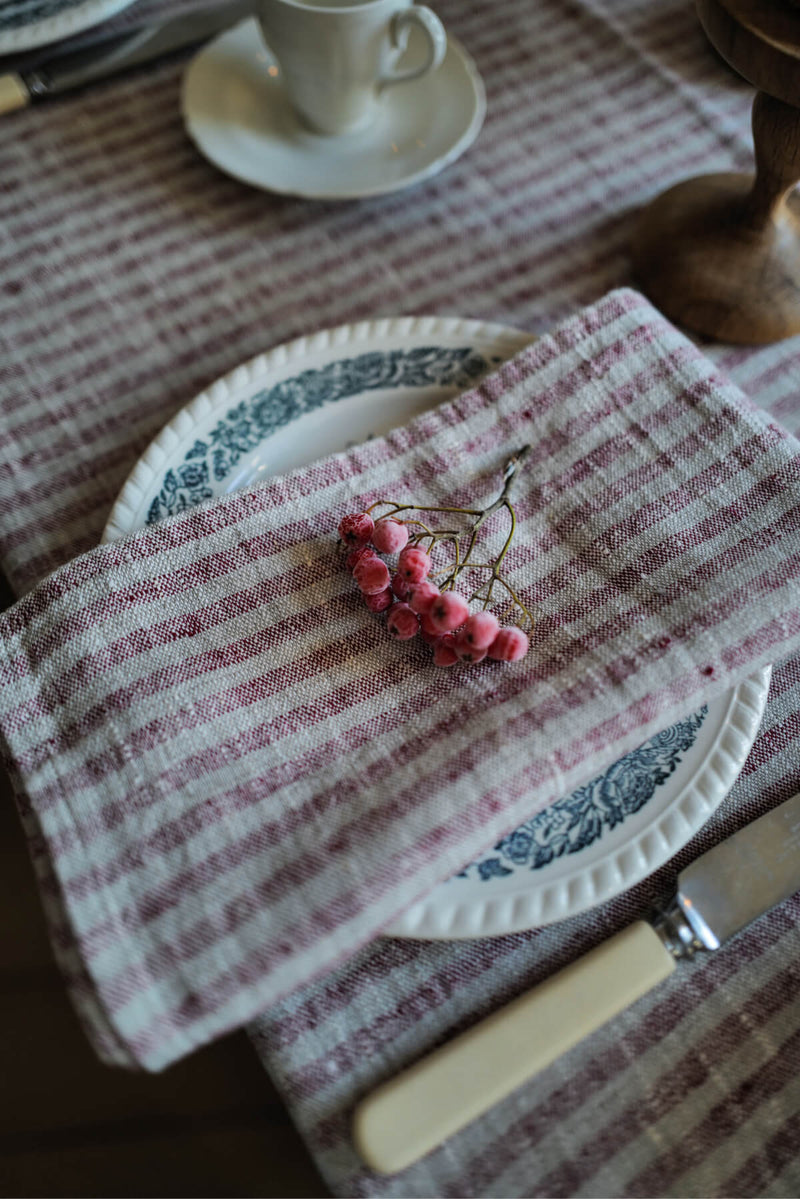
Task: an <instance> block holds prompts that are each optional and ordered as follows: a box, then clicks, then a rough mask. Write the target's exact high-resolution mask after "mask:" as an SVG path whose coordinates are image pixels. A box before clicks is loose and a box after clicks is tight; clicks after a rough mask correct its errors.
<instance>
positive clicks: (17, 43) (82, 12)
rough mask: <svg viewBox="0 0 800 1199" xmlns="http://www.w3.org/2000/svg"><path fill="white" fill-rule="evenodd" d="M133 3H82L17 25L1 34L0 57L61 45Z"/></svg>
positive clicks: (123, 0) (104, 0) (117, 0)
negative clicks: (63, 41) (64, 40)
mask: <svg viewBox="0 0 800 1199" xmlns="http://www.w3.org/2000/svg"><path fill="white" fill-rule="evenodd" d="M135 2H136V0H83V3H82V4H75V5H73V6H72V7H71V8H68V9H65V10H64V12H61V13H56V14H54V15H53V16H51V17H43V18H42V19H41V20H39V21H30V22H29V23H28V24H25V25H16V26H14V28H13V29H5V30H0V54H3V55H5V54H16V53H18V52H20V51H24V50H35V49H36V48H37V47H38V46H47V45H49V44H50V43H51V42H58V41H61V39H62V38H68V37H73V36H74V35H75V34H78V33H83V31H84V30H86V29H91V28H92V27H93V26H94V25H99V24H101V23H102V22H103V21H106V20H108V19H109V18H110V17H114V16H116V15H117V13H120V12H122V11H123V10H124V9H126V8H130V6H131V5H132V4H134V3H135Z"/></svg>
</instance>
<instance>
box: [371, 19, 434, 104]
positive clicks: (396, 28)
mask: <svg viewBox="0 0 800 1199" xmlns="http://www.w3.org/2000/svg"><path fill="white" fill-rule="evenodd" d="M408 25H418V26H419V27H420V28H421V29H422V31H423V32H424V34H425V35H426V38H427V41H428V56H427V58H426V59H425V62H424V63H423V64H422V66H421V67H412V68H411V69H409V70H406V71H387V72H386V74H385V75H381V77H380V78H379V80H378V86H379V87H380V88H383V87H389V85H390V84H392V83H407V82H408V81H409V80H410V79H419V77H420V75H425V74H426V73H427V72H428V71H434V70H435V69H436V68H437V67H438V66H440V65H441V63H442V61H443V59H444V56H445V54H446V53H447V34H446V33H445V31H444V25H442V22H441V21H440V20H439V18H438V17H437V16H436V13H434V12H431V10H430V9H429V8H425V6H424V5H422V4H414V5H413V6H412V7H411V8H401V9H399V10H398V11H397V12H396V13H395V14H394V16H393V17H392V24H391V39H392V45H393V46H394V47H399V46H400V45H401V44H402V40H401V39H402V34H403V30H404V28H405V27H406V26H408Z"/></svg>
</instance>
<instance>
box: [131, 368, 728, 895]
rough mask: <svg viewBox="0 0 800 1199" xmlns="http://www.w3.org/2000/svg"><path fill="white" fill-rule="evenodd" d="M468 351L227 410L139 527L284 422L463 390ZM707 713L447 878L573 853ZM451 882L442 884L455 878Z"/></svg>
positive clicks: (294, 380)
mask: <svg viewBox="0 0 800 1199" xmlns="http://www.w3.org/2000/svg"><path fill="white" fill-rule="evenodd" d="M498 361H500V359H497V358H489V359H487V358H486V357H484V356H483V355H482V354H480V353H478V352H476V351H475V350H473V349H471V348H470V347H468V346H466V347H460V348H455V349H454V348H444V347H441V346H423V347H419V346H417V347H412V348H407V349H397V350H387V351H378V350H374V351H370V352H368V353H363V354H358V355H355V356H353V357H347V358H340V359H336V360H334V361H332V362H329V363H327V364H326V365H325V366H323V367H321V368H318V369H312V370H304V371H301V372H300V373H299V374H297V375H292V376H291V377H290V378H286V379H283V380H281V381H280V382H279V383H275V384H273V385H272V386H270V387H265V388H262V389H261V390H259V391H257V392H255V393H254V394H253V395H252V396H249V397H248V398H247V399H244V400H242V401H241V402H240V403H238V404H235V405H234V406H232V407H231V408H229V409H228V411H227V412H226V413H225V415H224V416H223V417H222V418H221V419H220V420H218V421H217V423H216V425H215V426H214V427H213V429H211V431H210V432H209V433H208V434H207V436H206V437H204V438H202V439H198V440H196V441H195V442H194V444H193V445H192V446H191V447H190V449H189V450H188V451H187V452H186V454H185V455H184V459H183V462H182V463H181V464H180V465H179V466H177V467H175V468H170V469H169V470H167V471H166V473H165V474H164V476H163V478H162V480H161V485H160V487H159V489H158V492H157V494H156V496H155V498H154V499H153V500H152V502H151V504H150V507H149V509H148V512H147V524H155V523H156V522H157V521H160V520H163V519H164V517H166V516H172V515H174V514H175V513H178V512H181V511H184V510H185V509H187V508H193V507H194V506H195V505H197V504H201V503H204V502H205V501H206V500H210V499H212V498H213V497H214V495H216V494H219V490H218V488H217V489H215V488H214V487H213V486H212V484H213V483H216V484H219V483H222V482H224V481H225V480H226V479H227V478H228V477H229V476H230V475H231V474H232V472H233V471H234V470H235V468H236V467H237V465H238V464H239V462H240V461H241V459H242V458H243V457H244V455H245V454H248V453H250V452H251V451H253V450H255V449H257V448H258V446H259V445H260V444H261V443H262V442H263V441H265V440H266V439H267V438H268V437H270V436H272V435H273V434H274V433H275V432H277V430H279V429H282V428H284V427H285V426H286V425H288V424H289V423H290V422H291V421H294V420H297V419H298V418H299V417H301V416H305V415H306V414H307V413H310V412H313V411H315V410H316V409H318V408H321V407H322V405H323V404H328V403H332V402H335V401H337V400H342V399H345V398H346V397H348V396H356V395H361V394H364V393H365V392H369V391H379V390H384V389H391V388H397V389H400V388H411V387H451V388H464V387H468V386H470V385H471V384H474V383H475V382H476V381H477V380H478V379H479V378H480V376H481V375H482V374H483V373H484V372H485V371H486V370H487V369H488V368H489V367H490V366H492V365H494V364H495V363H496V362H498ZM707 711H708V709H707V708H703V709H702V710H701V711H700V712H697V713H695V714H694V715H693V716H690V717H689V718H688V719H687V720H682V721H679V722H678V723H677V724H674V725H672V726H671V727H670V728H668V729H666V730H664V732H662V733H658V734H657V735H656V736H655V737H651V738H650V740H649V741H647V742H646V743H645V744H644V745H642V746H640V747H639V748H638V749H636V750H633V751H632V752H631V753H629V754H627V755H626V756H625V757H624V758H622V759H621V760H620V761H619V762H616V763H615V764H614V765H613V766H612V767H610V769H609V770H607V771H606V772H605V774H602V775H600V776H598V777H597V778H596V779H593V780H592V782H590V783H587V784H586V785H585V786H584V787H580V788H579V789H578V790H577V791H575V792H574V793H573V794H572V795H570V796H568V797H567V798H565V799H560V800H559V801H558V802H557V803H554V804H551V805H550V807H548V808H546V809H545V810H544V811H543V812H540V813H539V814H538V815H537V816H535V817H533V819H531V820H528V821H526V822H525V824H522V825H520V827H519V828H518V829H516V830H515V831H514V832H513V833H511V834H510V835H509V836H507V837H505V838H503V840H502V841H500V842H499V843H498V844H497V845H496V846H495V848H494V851H493V852H492V853H490V854H487V855H486V856H485V857H483V858H482V859H480V860H479V861H477V862H473V863H472V864H471V865H470V866H468V867H466V869H465V870H463V871H462V872H461V873H460V874H458V875H456V876H455V879H459V878H461V879H463V878H475V877H477V878H478V879H480V881H481V882H491V880H492V879H498V878H506V877H508V876H509V875H511V874H513V873H514V872H515V871H518V870H540V869H541V868H542V867H544V866H547V865H548V863H550V862H553V861H555V860H556V859H557V858H560V857H563V856H564V855H565V854H575V853H579V852H580V851H581V850H583V849H586V848H587V847H588V846H589V845H592V844H593V843H594V842H595V841H597V840H598V838H600V837H602V835H603V830H604V829H606V828H608V829H612V828H615V827H616V826H617V825H619V824H621V823H622V822H623V821H624V820H625V819H626V818H628V817H629V816H631V815H633V813H635V812H638V811H639V810H640V809H641V808H643V807H644V805H645V804H646V803H647V802H648V801H649V800H650V799H652V797H653V795H654V793H655V791H656V789H657V788H658V787H659V786H660V785H661V784H662V783H664V782H665V781H666V780H667V779H668V778H669V777H670V775H671V774H672V773H673V771H674V770H675V768H676V767H677V765H678V764H679V762H680V761H681V755H682V754H684V753H686V751H687V750H689V749H690V748H691V746H692V745H693V744H694V741H695V739H696V737H697V732H698V730H699V728H700V726H701V724H702V723H703V720H704V719H705V716H706V713H707ZM455 879H453V880H451V882H454V881H455Z"/></svg>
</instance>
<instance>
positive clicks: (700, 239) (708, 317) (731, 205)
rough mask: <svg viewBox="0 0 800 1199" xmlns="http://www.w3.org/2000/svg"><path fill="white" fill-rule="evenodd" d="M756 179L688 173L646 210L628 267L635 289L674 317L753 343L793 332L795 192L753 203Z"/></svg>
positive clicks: (799, 206)
mask: <svg viewBox="0 0 800 1199" xmlns="http://www.w3.org/2000/svg"><path fill="white" fill-rule="evenodd" d="M753 192H754V177H753V176H747V175H737V174H720V175H707V176H701V177H699V178H695V179H689V180H686V181H685V182H683V183H679V184H678V185H677V186H676V187H672V188H670V189H669V191H666V192H664V193H663V194H662V195H660V196H658V197H657V198H656V199H655V200H654V201H653V202H652V203H651V204H650V205H648V207H647V208H646V209H645V210H644V212H643V214H642V216H641V219H640V221H639V225H638V228H637V230H636V232H635V234H634V239H633V245H632V252H633V267H634V273H635V276H636V279H637V282H638V283H639V285H640V286H641V288H642V290H643V291H644V292H645V294H646V295H647V296H649V298H650V299H651V300H652V301H653V303H654V304H655V305H656V306H657V307H658V308H660V309H661V311H662V312H663V313H664V314H665V315H666V316H668V317H669V318H670V319H671V320H673V321H675V322H676V323H677V324H681V325H684V326H686V327H687V328H689V329H692V330H694V331H696V332H698V333H703V334H706V335H707V336H709V337H714V338H717V339H719V340H721V341H729V342H734V343H737V344H743V345H760V344H764V343H767V342H772V341H779V340H780V339H781V338H784V337H791V336H792V335H793V334H796V333H800V197H798V196H797V195H791V196H789V197H787V198H786V201H785V202H784V203H783V204H782V205H780V206H776V209H774V210H773V211H772V213H770V214H769V215H768V216H766V214H763V215H762V214H759V213H757V212H754V211H753Z"/></svg>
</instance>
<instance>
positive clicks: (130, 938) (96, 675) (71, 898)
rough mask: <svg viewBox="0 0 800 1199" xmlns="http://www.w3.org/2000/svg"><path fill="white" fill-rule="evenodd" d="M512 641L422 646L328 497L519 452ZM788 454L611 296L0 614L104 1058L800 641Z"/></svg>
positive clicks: (445, 866)
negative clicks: (476, 650) (476, 653)
mask: <svg viewBox="0 0 800 1199" xmlns="http://www.w3.org/2000/svg"><path fill="white" fill-rule="evenodd" d="M524 443H529V444H530V445H531V446H532V447H533V448H532V452H531V455H530V458H529V460H528V464H527V466H526V469H525V472H524V474H522V475H521V477H520V480H519V486H518V489H517V492H516V507H517V516H518V530H517V538H516V540H515V542H514V545H513V547H512V550H511V551H510V553H509V555H508V559H507V561H508V571H507V574H508V577H509V579H510V580H511V582H512V583H513V585H514V586H515V588H516V589H517V591H518V593H519V594H520V595H521V596H522V597H523V598H524V600H525V602H526V603H527V605H528V606H529V607H530V608H532V609H534V610H535V611H536V613H537V614H538V620H537V624H536V629H535V632H534V636H533V641H532V647H531V651H530V653H529V654H528V656H527V657H526V658H524V659H523V660H522V661H521V662H518V663H516V664H514V665H513V666H511V667H509V666H507V665H505V664H499V663H487V662H484V663H481V664H480V665H477V666H466V665H465V666H458V667H456V668H454V669H452V670H450V671H445V670H441V669H437V668H435V667H434V666H433V665H432V664H431V658H430V653H429V651H428V649H427V647H425V646H423V645H420V644H419V643H418V642H417V641H415V642H406V643H397V642H393V641H392V640H391V639H390V638H389V637H388V636H387V634H386V630H385V626H384V623H383V620H382V618H381V617H379V616H376V615H373V614H372V613H370V612H368V611H367V610H366V609H365V607H364V605H363V603H362V601H361V599H360V598H359V596H358V594H357V592H356V590H355V588H354V584H353V582H352V579H351V577H350V575H349V573H348V571H347V570H346V569H345V568H344V566H343V559H342V554H341V551H340V550H339V549H338V548H337V536H336V526H337V523H338V521H339V519H340V517H341V516H342V515H343V514H345V513H347V512H349V511H354V510H355V511H357V510H359V509H361V508H363V507H364V506H366V505H367V504H369V503H371V502H372V501H373V500H375V499H376V498H378V497H379V496H387V495H390V496H392V497H393V498H398V499H405V498H407V497H408V498H411V497H413V498H414V499H415V501H416V502H423V501H424V502H425V503H432V504H443V503H447V504H460V505H464V504H466V505H467V506H475V505H476V504H479V503H480V504H481V505H482V504H483V503H485V502H486V500H487V499H489V498H491V496H492V495H493V494H494V493H495V492H496V490H497V482H498V478H499V476H500V475H501V473H502V469H503V465H504V463H505V461H506V460H507V459H508V458H509V456H510V454H511V453H513V452H514V451H515V450H516V449H518V448H519V447H520V445H522V444H524ZM799 576H800V449H799V447H798V444H797V442H796V441H795V440H794V439H793V438H792V437H790V436H789V435H788V434H786V433H785V432H784V431H782V430H781V429H780V428H778V427H777V426H775V425H774V424H772V423H770V422H769V421H768V419H767V418H766V417H765V416H764V415H763V414H761V413H759V412H757V411H755V410H754V409H753V408H752V407H751V406H750V405H749V404H748V403H747V402H746V401H745V399H744V397H743V396H742V395H741V393H740V392H739V391H738V390H737V388H735V387H734V386H733V384H731V383H730V382H729V381H728V380H726V379H725V378H723V377H721V376H720V375H719V374H718V372H717V371H716V369H715V368H714V366H713V365H712V364H711V363H710V362H709V361H708V360H707V359H705V358H704V357H703V356H702V355H701V354H700V353H699V352H698V351H697V349H696V348H695V347H694V346H693V345H692V344H691V343H690V342H689V341H688V340H686V339H685V338H684V337H683V336H682V335H681V334H679V333H678V332H677V331H676V330H675V329H674V328H673V327H672V326H671V325H669V324H668V323H667V322H666V321H664V320H663V318H661V317H660V316H659V315H658V314H657V313H656V312H655V311H654V309H653V308H652V307H651V306H650V305H649V304H648V303H647V302H646V301H645V300H644V299H643V298H642V297H641V296H639V295H637V294H636V293H634V292H630V291H621V292H615V293H612V294H611V295H610V296H608V297H606V298H605V299H604V300H602V301H601V302H600V303H598V304H597V305H595V306H594V307H591V308H589V309H588V310H585V311H584V312H583V313H581V314H580V315H579V316H577V317H575V318H573V319H571V320H569V321H568V322H566V323H565V324H564V325H562V326H561V327H560V328H559V329H558V330H557V331H556V332H555V333H554V334H553V335H552V336H548V337H545V338H543V339H542V340H541V341H540V342H538V343H537V344H536V345H535V346H533V347H532V348H530V349H529V350H526V351H525V352H524V353H522V354H521V355H519V356H518V357H517V358H515V359H514V360H512V361H511V362H510V363H508V364H506V365H505V366H503V367H502V368H501V369H500V370H498V371H497V372H496V373H495V374H494V375H492V376H491V377H489V378H488V379H487V380H486V381H485V382H484V383H483V384H482V385H480V386H479V387H477V388H476V389H475V390H472V391H470V392H467V393H466V394H464V395H462V396H460V397H459V398H458V399H456V400H455V401H453V402H452V403H448V404H445V405H443V406H442V407H440V408H438V409H436V410H435V411H433V412H430V413H427V414H425V415H423V416H421V417H419V418H417V419H416V420H414V421H413V422H412V423H411V424H410V425H408V426H407V427H405V428H403V429H400V430H397V431H395V432H394V433H392V434H391V435H389V436H388V437H386V438H382V439H377V440H374V441H371V442H368V443H367V444H365V445H363V446H361V447H359V448H357V449H354V450H352V451H350V452H348V453H345V454H339V455H335V456H333V457H331V458H329V459H326V460H324V461H322V462H318V463H316V464H315V465H313V466H311V467H309V468H307V469H303V470H298V471H296V472H294V473H292V474H290V475H288V476H285V477H283V478H279V479H276V480H273V481H272V482H270V483H268V484H267V485H266V486H262V487H259V488H255V489H251V490H248V491H244V492H240V493H237V494H235V495H232V496H228V497H226V498H224V499H222V500H219V501H216V502H214V503H211V504H209V505H207V506H205V507H203V508H200V509H196V510H194V511H192V512H189V513H186V514H184V515H182V516H179V517H176V518H173V519H171V520H169V521H165V522H164V523H163V524H162V525H159V526H156V527H153V528H149V529H147V530H146V531H144V532H142V533H140V534H138V535H136V536H134V537H131V538H129V539H126V540H124V541H121V542H117V543H114V544H112V545H107V546H102V547H100V548H98V549H95V550H93V551H91V552H89V553H87V554H85V555H83V556H82V557H80V558H78V559H76V560H75V561H73V562H72V563H70V564H68V565H67V566H65V567H62V568H61V569H59V570H58V571H56V572H55V573H54V574H52V575H51V576H50V577H49V578H48V579H46V580H45V581H44V582H43V583H41V584H40V585H39V586H38V587H36V588H35V589H34V590H33V591H32V592H31V593H29V594H28V595H27V596H26V597H24V598H23V599H22V600H21V601H20V602H19V603H18V604H17V605H16V606H15V607H14V608H12V609H11V610H10V611H9V612H7V613H6V614H5V615H4V616H3V617H2V620H0V644H2V659H1V660H0V669H2V680H3V687H2V691H0V728H1V729H2V735H3V738H4V748H5V754H6V759H7V761H8V764H9V767H10V769H11V771H12V773H13V775H14V777H15V783H16V788H17V790H18V791H19V793H20V795H21V796H22V799H21V807H22V815H23V820H24V822H25V825H26V829H27V831H28V833H29V836H30V838H31V844H32V849H33V855H34V861H35V864H36V866H37V869H38V871H39V876H40V879H41V881H42V887H43V892H44V895H45V902H46V904H47V908H48V912H49V915H50V919H51V923H52V926H53V936H54V941H55V944H56V947H57V950H58V952H59V955H60V959H61V961H62V964H63V965H64V968H65V970H66V973H67V977H68V980H69V982H70V985H71V987H72V990H73V994H74V996H75V999H76V1002H77V1005H78V1007H79V1010H80V1011H81V1012H82V1014H83V1017H84V1019H85V1022H86V1024H87V1027H88V1029H89V1031H90V1034H91V1035H92V1037H93V1039H94V1041H95V1044H96V1045H97V1047H98V1049H99V1051H100V1052H101V1053H102V1054H103V1055H104V1056H105V1057H106V1058H108V1059H109V1060H113V1061H116V1062H119V1063H124V1064H129V1065H131V1064H138V1065H141V1066H144V1067H145V1068H148V1069H159V1068H161V1067H163V1066H164V1065H166V1064H167V1063H169V1062H170V1061H172V1060H174V1059H175V1058H177V1057H179V1056H180V1055H182V1054H185V1053H187V1052H188V1051H190V1050H191V1049H193V1048H194V1047H196V1046H198V1045H200V1044H202V1043H204V1042H206V1041H208V1040H210V1039H212V1038H213V1037H215V1036H218V1035H220V1034H221V1033H223V1032H225V1031H227V1030H229V1029H231V1028H233V1027H236V1026H238V1025H241V1024H243V1023H245V1022H246V1021H248V1020H250V1019H252V1018H253V1017H254V1016H255V1015H257V1014H258V1013H259V1012H262V1011H264V1010H265V1009H267V1008H268V1007H269V1006H270V1005H272V1004H274V1003H275V1002H276V1001H278V1000H279V999H280V998H281V997H283V996H286V995H288V994H290V993H291V992H292V991H294V990H295V989H296V988H298V987H300V986H301V985H303V984H305V983H307V982H309V981H310V980H312V979H313V978H314V977H317V976H319V975H321V974H322V973H324V972H325V971H327V970H329V969H331V968H332V967H333V966H335V965H336V964H337V963H339V962H342V961H344V960H346V959H347V958H348V957H350V956H352V955H353V954H354V953H356V951H357V950H358V949H359V948H360V947H361V946H363V945H365V944H366V943H367V942H368V941H370V940H371V939H373V938H374V937H375V936H376V934H377V933H379V931H380V929H381V928H382V927H383V926H385V925H386V924H387V923H388V922H389V921H391V919H392V918H393V917H395V916H396V915H397V914H398V913H399V912H400V911H402V910H403V909H404V908H405V907H406V906H408V905H409V904H410V903H411V902H413V901H414V900H415V899H417V898H418V897H419V896H420V895H422V894H424V893H425V892H426V891H427V890H429V889H430V888H431V887H432V886H433V885H434V884H436V883H437V882H439V881H440V880H442V879H443V878H446V877H448V876H449V875H451V874H452V873H454V872H455V871H457V870H458V869H460V868H461V867H462V866H463V865H464V864H465V863H466V862H468V861H470V860H472V859H473V858H474V857H476V856H477V855H478V854H479V853H480V852H481V851H483V850H484V849H485V848H486V847H487V846H489V845H491V844H493V843H494V842H496V841H497V840H498V839H499V838H500V837H501V836H502V835H503V834H504V833H506V832H508V831H509V830H510V829H512V828H514V827H516V826H517V825H518V824H519V823H520V822H521V821H522V820H524V819H526V818H528V817H530V816H531V815H532V814H533V812H535V811H536V810H538V809H539V808H541V807H543V806H544V805H545V804H547V803H549V802H551V801H552V800H554V799H556V798H557V797H559V796H561V795H563V794H566V793H569V791H570V790H571V789H573V788H574V787H575V786H576V785H578V784H579V783H580V782H582V781H584V780H585V779H587V778H588V777H590V776H591V775H593V774H595V773H597V771H598V769H599V768H601V767H602V766H604V765H607V764H608V763H609V762H611V761H613V760H615V759H616V758H618V757H620V756H621V755H622V754H623V753H625V752H626V751H627V750H629V749H630V748H632V747H633V746H634V745H636V744H638V743H639V742H641V741H642V740H644V739H645V738H646V737H647V736H649V735H650V734H651V733H653V732H655V731H657V730H658V729H659V728H661V727H663V726H665V725H666V724H668V723H670V721H671V720H673V719H675V718H677V717H679V716H681V715H683V714H685V712H686V711H687V710H690V709H691V708H692V707H693V706H696V705H697V704H699V703H700V702H701V701H702V700H704V699H709V698H711V697H713V696H714V695H716V694H718V693H720V692H721V691H723V690H726V689H727V688H729V687H730V686H731V684H732V683H733V682H734V681H735V680H738V679H739V678H741V677H743V676H744V675H746V674H749V673H750V672H752V671H753V670H754V669H755V668H756V667H758V666H761V665H764V664H767V663H770V662H774V661H778V660H780V659H782V658H784V657H786V656H787V655H789V654H790V653H792V652H796V651H797V650H798V649H800V613H798V610H797V604H796V596H797V585H798V577H799Z"/></svg>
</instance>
